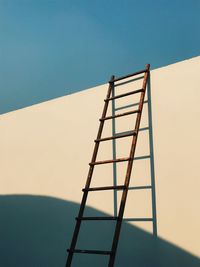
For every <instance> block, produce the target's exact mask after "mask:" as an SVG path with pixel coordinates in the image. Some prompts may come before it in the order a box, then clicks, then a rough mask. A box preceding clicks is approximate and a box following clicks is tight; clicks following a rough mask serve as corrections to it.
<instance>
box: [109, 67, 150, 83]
mask: <svg viewBox="0 0 200 267" xmlns="http://www.w3.org/2000/svg"><path fill="white" fill-rule="evenodd" d="M144 72H147V70H146V69H144V70H140V71H137V72H134V73H131V74H128V75H126V76H122V77H119V78H116V79H114V80H111V81H110V82H117V81H121V80H123V79H127V78H130V77H132V76H135V75H138V74H141V73H144Z"/></svg>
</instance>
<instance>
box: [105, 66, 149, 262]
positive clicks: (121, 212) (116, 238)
mask: <svg viewBox="0 0 200 267" xmlns="http://www.w3.org/2000/svg"><path fill="white" fill-rule="evenodd" d="M149 67H150V65H149V64H147V65H146V71H145V75H144V80H143V86H142V89H144V91H143V92H142V93H141V96H140V102H139V110H140V112H139V113H138V115H137V118H136V122H135V132H136V135H135V136H133V139H132V145H131V150H130V156H129V157H130V160H129V162H128V166H127V172H126V178H125V183H124V186H125V187H124V190H123V193H122V197H121V203H120V208H119V212H118V220H117V223H116V228H115V233H114V238H113V243H112V249H111V251H112V253H111V256H110V259H109V264H108V267H113V266H114V262H115V256H116V250H117V245H118V241H119V235H120V230H121V224H122V219H123V215H124V209H125V204H126V199H127V194H128V187H129V183H130V177H131V171H132V166H133V159H134V155H135V149H136V143H137V137H138V132H139V127H140V121H141V115H142V109H143V104H144V98H145V92H146V87H147V80H148V76H149Z"/></svg>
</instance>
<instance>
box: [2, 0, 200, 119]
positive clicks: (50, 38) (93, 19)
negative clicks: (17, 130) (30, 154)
mask: <svg viewBox="0 0 200 267" xmlns="http://www.w3.org/2000/svg"><path fill="white" fill-rule="evenodd" d="M199 28H200V1H199V0H190V1H189V0H173V1H172V0H171V1H169V0H115V1H114V0H112V1H111V0H71V1H70V0H65V1H64V0H54V1H53V0H51V1H50V0H0V30H1V36H0V113H1V114H2V113H5V112H8V111H12V110H16V109H19V108H22V107H26V106H29V105H32V104H35V103H40V102H42V101H46V100H48V99H52V98H55V97H58V96H63V95H66V94H69V93H73V92H76V91H79V90H83V89H85V88H89V87H92V86H95V85H98V84H101V83H105V82H107V80H108V79H109V77H110V75H111V74H115V75H124V74H127V73H129V72H133V71H135V70H139V69H143V67H144V65H145V64H146V63H150V64H151V67H152V68H158V67H160V66H165V65H168V64H171V63H174V62H177V61H181V60H184V59H187V58H191V57H194V56H198V55H200V34H199Z"/></svg>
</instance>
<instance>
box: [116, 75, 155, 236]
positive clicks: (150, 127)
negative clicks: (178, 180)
mask: <svg viewBox="0 0 200 267" xmlns="http://www.w3.org/2000/svg"><path fill="white" fill-rule="evenodd" d="M140 79H142V77H139V78H135V79H132V80H129V81H128V82H125V83H122V84H121V85H123V84H126V83H129V82H134V81H137V80H140ZM112 97H113V98H114V97H115V88H114V89H113V90H112ZM144 104H147V106H148V126H147V127H144V128H140V129H139V132H141V131H148V136H149V139H148V140H149V152H150V153H149V155H147V156H146V155H144V156H140V157H137V158H136V157H134V160H143V159H147V158H149V160H150V177H151V184H150V185H145V186H134V187H131V186H129V190H145V189H147V190H148V189H149V190H151V207H152V217H151V218H123V221H127V222H134V221H136V222H142V221H143V222H152V234H153V236H154V237H157V215H156V188H155V167H154V149H153V147H154V145H153V123H152V101H151V78H150V73H149V76H148V80H147V100H146V101H144ZM138 105H139V103H134V104H130V105H126V106H121V107H118V108H116V105H115V100H114V101H113V102H112V116H113V117H114V116H115V114H116V111H118V110H123V109H126V108H130V107H136V106H138ZM115 120H116V119H115V117H114V118H113V120H112V135H113V136H116V135H117V134H118V133H117V132H116V121H115ZM126 133H127V134H128V133H131V132H130V131H127V132H123V134H126ZM116 151H117V147H116V139H113V140H112V154H113V159H114V160H115V159H116V158H117V152H116ZM117 180H118V177H117V164H116V162H113V185H114V186H117ZM113 203H114V207H113V213H114V216H117V214H118V205H117V203H118V197H117V191H116V190H114V192H113Z"/></svg>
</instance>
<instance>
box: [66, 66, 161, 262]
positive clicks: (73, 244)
mask: <svg viewBox="0 0 200 267" xmlns="http://www.w3.org/2000/svg"><path fill="white" fill-rule="evenodd" d="M149 68H150V65H149V64H147V65H146V68H145V69H144V70H141V71H138V72H135V73H133V74H129V75H126V76H123V77H120V78H115V77H114V76H112V77H111V80H110V81H109V88H108V92H107V98H106V99H105V100H104V101H105V104H104V109H103V113H102V117H101V119H100V126H99V131H98V134H97V139H96V140H95V147H94V152H93V156H92V160H91V162H90V163H89V165H90V167H89V172H88V177H87V181H86V185H85V188H84V189H83V197H82V201H81V205H80V209H79V213H78V217H77V218H76V226H75V230H74V234H73V237H72V241H71V246H70V248H69V249H68V258H67V262H66V267H70V266H71V264H72V259H73V256H74V253H85V254H98V255H107V256H109V263H108V267H113V266H114V262H115V257H116V251H117V246H118V241H119V236H120V231H121V225H122V220H123V215H124V210H125V205H126V199H127V194H128V190H129V189H130V188H129V183H130V178H131V172H132V166H133V161H134V156H135V149H136V144H137V137H138V132H139V129H140V121H141V116H142V110H143V105H144V101H145V92H146V88H147V84H148V81H149V73H150V71H149ZM139 74H144V77H143V85H142V88H141V89H139V90H134V91H131V92H128V93H124V94H121V95H117V96H115V93H114V91H115V82H118V81H121V80H123V79H127V78H130V77H132V76H136V75H139ZM138 93H140V101H139V104H138V109H136V110H133V111H129V112H124V113H121V114H112V116H106V113H107V109H108V105H109V103H110V101H111V102H112V103H114V102H115V99H118V98H121V97H126V96H128V95H132V94H138ZM111 94H112V95H111ZM112 111H113V112H114V113H115V107H114V104H112ZM131 114H137V117H136V121H135V128H134V130H133V131H131V132H128V133H120V134H116V133H115V118H118V117H122V116H127V115H131ZM107 120H112V123H113V129H112V131H113V135H112V136H111V137H106V138H102V137H101V135H102V131H103V127H104V123H105V121H107ZM151 134H152V132H151ZM128 136H132V144H131V149H130V154H129V157H126V158H116V143H115V142H113V159H112V160H104V161H96V158H97V153H98V148H99V145H100V143H101V142H104V141H109V140H112V141H115V140H116V139H118V138H124V137H128ZM151 145H152V148H153V143H152V144H151ZM151 145H150V147H151ZM152 148H150V150H151V149H152ZM152 152H153V151H151V154H152ZM125 161H127V162H128V164H127V171H126V177H125V181H124V185H118V184H117V176H116V175H117V173H116V163H118V162H125ZM109 163H111V164H113V176H114V185H113V186H106V187H95V188H94V187H93V188H91V187H90V184H91V180H92V175H93V170H94V167H95V166H96V165H100V164H109ZM152 170H153V171H152V173H154V169H152ZM152 173H151V174H152ZM153 179H154V178H153ZM153 179H151V181H152V185H153ZM152 185H151V190H152V188H153V186H152ZM148 188H149V186H148ZM134 189H139V187H138V188H134ZM140 189H147V187H145V188H144V187H140ZM154 189H155V183H154ZM102 190H114V216H106V217H85V216H84V210H85V206H86V202H87V196H88V193H89V192H91V191H102ZM118 190H122V197H121V201H120V207H119V211H117V191H118ZM153 192H154V193H153ZM152 196H154V197H155V190H152ZM154 200H155V199H154V198H153V197H152V204H154V207H155V202H154ZM153 213H154V214H153V218H154V219H153V225H154V227H153V229H154V234H155V233H156V213H155V211H154V212H153ZM87 220H88V221H89V220H95V221H99V220H103V221H104V220H113V221H116V226H115V232H114V237H113V242H112V248H111V250H110V251H103V250H88V249H87V250H86V249H76V243H77V239H78V235H79V231H80V227H81V222H82V221H87ZM132 220H133V219H132ZM136 220H138V219H136ZM143 220H145V219H143ZM147 220H149V218H148V219H147ZM151 220H152V219H151Z"/></svg>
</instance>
